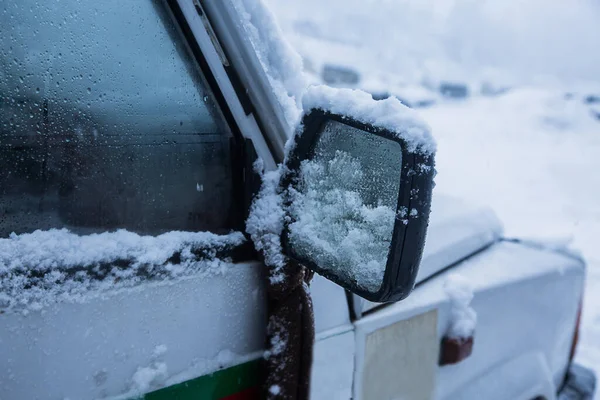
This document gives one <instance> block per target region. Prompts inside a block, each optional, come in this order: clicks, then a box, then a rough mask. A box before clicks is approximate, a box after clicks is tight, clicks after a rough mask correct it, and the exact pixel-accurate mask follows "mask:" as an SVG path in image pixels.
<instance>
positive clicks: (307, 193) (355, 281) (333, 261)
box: [289, 121, 402, 292]
mask: <svg viewBox="0 0 600 400" xmlns="http://www.w3.org/2000/svg"><path fill="white" fill-rule="evenodd" d="M401 167H402V148H401V146H400V144H399V143H397V142H395V141H392V140H389V139H386V138H384V137H381V136H377V135H374V134H370V133H367V132H364V131H361V130H360V129H357V128H354V127H351V126H348V125H345V124H343V123H340V122H337V121H328V122H327V123H326V124H325V126H324V129H323V132H322V134H321V136H320V138H319V140H318V141H317V143H316V145H315V150H314V153H313V155H312V157H311V158H309V159H307V160H304V161H303V162H302V163H301V166H300V171H299V182H298V184H297V186H296V188H295V189H291V190H290V192H291V193H290V196H291V205H290V216H291V218H292V221H293V222H291V223H290V225H289V244H290V247H291V249H292V251H293V252H294V253H296V255H297V256H298V257H299V258H301V259H305V260H306V259H308V260H310V261H311V262H313V263H314V264H316V265H317V266H319V268H320V269H322V270H324V271H327V272H329V273H331V274H333V275H335V276H337V277H338V279H341V280H342V281H345V282H347V283H348V284H349V285H352V286H358V287H359V288H361V289H363V290H366V291H368V292H377V291H378V290H379V288H380V287H381V284H382V282H383V277H384V273H385V269H386V264H387V258H388V253H389V249H390V244H391V240H392V236H393V230H394V222H395V217H396V209H397V204H398V193H399V189H400V172H401Z"/></svg>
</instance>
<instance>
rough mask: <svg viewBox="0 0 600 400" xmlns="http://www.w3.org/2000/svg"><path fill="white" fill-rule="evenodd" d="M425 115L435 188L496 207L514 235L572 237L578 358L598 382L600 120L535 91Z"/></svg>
mask: <svg viewBox="0 0 600 400" xmlns="http://www.w3.org/2000/svg"><path fill="white" fill-rule="evenodd" d="M422 114H423V116H424V117H425V118H426V120H427V121H428V122H429V123H430V124H431V125H432V127H433V131H434V133H435V136H436V138H437V140H438V146H439V152H438V158H437V164H438V167H437V169H438V173H439V175H438V179H437V183H438V186H437V190H440V191H444V192H447V193H453V194H456V195H460V196H462V197H464V198H468V199H471V200H473V201H476V202H479V203H482V204H489V205H490V206H491V207H493V208H494V210H495V211H496V212H497V213H498V215H499V216H500V218H501V219H502V220H503V221H504V223H505V227H506V234H507V235H508V236H518V237H546V238H554V239H560V240H562V239H572V247H575V248H577V249H580V250H581V251H582V252H583V255H584V257H585V258H586V260H587V262H588V265H589V268H588V283H587V287H586V293H585V302H584V314H583V320H582V331H581V334H582V336H581V341H580V345H579V350H578V353H577V359H578V361H579V362H581V363H582V364H585V365H588V366H590V367H593V368H595V369H596V373H597V375H598V376H600V248H598V246H597V238H598V235H599V234H600V206H599V203H598V202H599V199H600V174H598V171H600V120H597V119H595V117H593V116H592V115H591V109H590V107H589V106H587V105H585V104H583V102H582V101H581V98H579V97H573V98H571V99H565V97H564V93H562V92H556V91H553V90H544V89H533V88H521V89H515V90H513V91H511V92H509V93H506V94H505V95H503V96H500V97H494V98H484V97H478V98H472V99H469V100H466V101H459V102H447V103H443V104H440V105H438V106H434V107H431V108H429V109H423V110H422ZM596 398H597V399H600V394H598V393H597V395H596Z"/></svg>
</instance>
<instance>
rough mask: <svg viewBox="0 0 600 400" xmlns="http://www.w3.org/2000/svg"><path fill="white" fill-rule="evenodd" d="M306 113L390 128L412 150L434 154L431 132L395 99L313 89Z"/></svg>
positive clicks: (304, 102)
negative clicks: (317, 111) (318, 111)
mask: <svg viewBox="0 0 600 400" xmlns="http://www.w3.org/2000/svg"><path fill="white" fill-rule="evenodd" d="M302 107H303V109H304V112H309V111H310V110H311V109H313V108H317V109H322V110H324V111H330V112H332V113H334V114H341V115H345V116H348V117H351V118H353V119H355V120H357V121H359V122H362V123H364V124H371V125H374V126H376V127H379V128H384V129H387V130H389V131H391V132H393V133H395V134H397V135H398V137H399V138H402V139H404V140H405V141H406V143H407V145H408V150H409V151H420V152H422V153H424V154H433V153H434V152H435V149H436V144H435V140H434V138H433V136H432V134H431V129H430V128H429V126H428V125H427V123H426V122H424V121H423V119H421V118H420V117H419V115H418V114H417V113H416V112H415V111H414V110H411V109H410V108H408V107H407V106H405V105H403V104H402V103H401V102H400V101H399V100H398V99H396V98H394V97H390V98H387V99H385V100H373V97H372V96H371V95H370V94H369V93H367V92H363V91H362V90H355V89H336V88H332V87H329V86H323V85H319V86H311V87H310V88H308V89H307V91H306V93H305V94H304V97H303V98H302Z"/></svg>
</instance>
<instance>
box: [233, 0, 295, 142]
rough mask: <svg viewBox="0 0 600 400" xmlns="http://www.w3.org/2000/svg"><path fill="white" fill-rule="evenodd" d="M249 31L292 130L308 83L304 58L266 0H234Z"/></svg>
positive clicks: (246, 29)
mask: <svg viewBox="0 0 600 400" xmlns="http://www.w3.org/2000/svg"><path fill="white" fill-rule="evenodd" d="M232 4H233V6H234V7H235V9H236V11H237V12H238V13H239V14H240V16H241V18H242V21H243V27H244V28H245V32H246V34H247V35H248V38H249V39H250V42H251V43H252V46H253V47H254V50H255V52H256V54H257V56H258V59H259V61H260V63H261V65H262V66H263V68H264V70H265V72H266V73H267V77H268V79H269V83H270V84H271V86H272V89H273V92H274V93H275V96H276V97H277V99H278V100H279V103H280V104H281V106H282V108H283V111H284V115H285V119H286V121H287V123H288V124H289V126H290V128H291V130H293V129H294V128H295V127H296V124H297V122H298V120H299V117H300V113H301V108H300V107H301V106H300V100H301V97H302V92H303V91H304V89H305V88H306V86H307V81H306V78H305V77H304V73H303V65H302V58H301V57H300V55H299V54H298V53H297V52H296V51H295V50H294V49H293V48H292V47H291V46H290V44H289V43H288V42H287V41H286V40H285V39H284V36H283V34H282V32H281V30H280V28H279V26H278V25H277V23H276V22H275V17H274V15H273V14H272V12H271V11H270V10H269V8H267V7H266V6H265V5H264V4H263V2H262V0H240V1H233V2H232Z"/></svg>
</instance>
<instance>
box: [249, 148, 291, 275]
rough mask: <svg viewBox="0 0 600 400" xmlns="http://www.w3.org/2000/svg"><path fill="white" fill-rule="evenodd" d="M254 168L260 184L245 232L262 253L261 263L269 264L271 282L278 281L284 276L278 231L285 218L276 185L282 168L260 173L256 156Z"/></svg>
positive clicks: (279, 231)
mask: <svg viewBox="0 0 600 400" xmlns="http://www.w3.org/2000/svg"><path fill="white" fill-rule="evenodd" d="M254 168H255V170H256V171H257V172H258V173H259V174H260V175H261V176H262V185H261V189H260V192H259V193H258V195H257V196H256V198H255V199H254V201H253V202H252V206H251V207H250V214H249V215H248V219H247V220H246V232H248V234H250V237H251V238H252V242H253V243H254V247H255V248H256V250H258V251H259V252H261V254H262V255H263V256H264V258H265V264H266V265H267V266H268V267H270V268H269V280H270V281H271V284H277V283H282V282H283V281H284V279H285V275H284V273H283V267H284V266H285V262H286V258H285V256H284V255H283V253H282V247H281V232H282V231H283V220H284V217H285V213H284V210H283V207H282V203H283V199H282V197H281V193H280V192H281V190H280V187H279V180H280V178H281V168H282V167H281V166H280V168H279V169H277V170H275V171H269V172H264V171H263V165H262V160H261V159H258V160H257V162H256V163H255V164H254Z"/></svg>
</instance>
